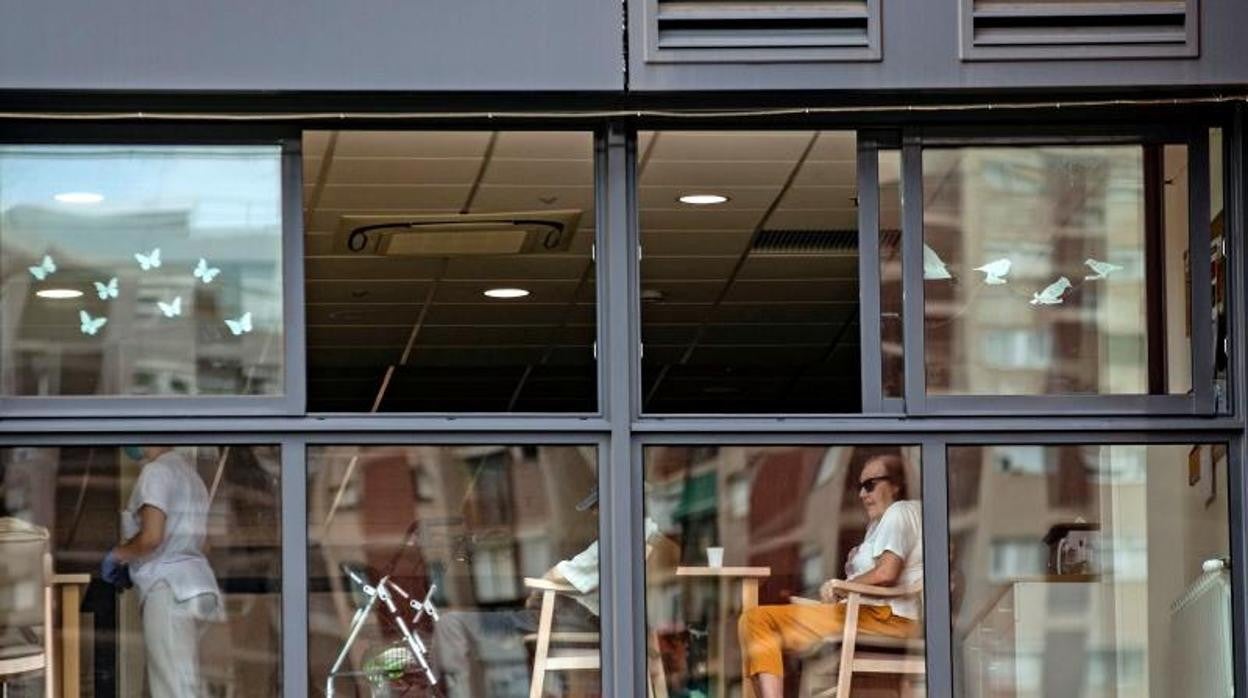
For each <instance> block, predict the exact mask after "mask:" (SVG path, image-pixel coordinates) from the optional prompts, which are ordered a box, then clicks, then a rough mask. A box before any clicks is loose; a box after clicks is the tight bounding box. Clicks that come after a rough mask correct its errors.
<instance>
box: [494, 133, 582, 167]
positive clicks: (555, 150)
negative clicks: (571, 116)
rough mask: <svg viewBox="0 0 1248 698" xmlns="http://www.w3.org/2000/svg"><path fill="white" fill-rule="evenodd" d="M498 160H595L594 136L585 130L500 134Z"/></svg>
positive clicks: (495, 145) (496, 156) (497, 151)
mask: <svg viewBox="0 0 1248 698" xmlns="http://www.w3.org/2000/svg"><path fill="white" fill-rule="evenodd" d="M494 157H495V158H518V159H523V160H532V159H543V158H556V159H561V160H593V157H594V135H593V134H592V133H589V132H585V131H579V132H578V131H500V132H499V134H498V141H497V142H496V143H495V144H494Z"/></svg>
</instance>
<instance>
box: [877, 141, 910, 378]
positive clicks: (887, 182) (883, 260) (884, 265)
mask: <svg viewBox="0 0 1248 698" xmlns="http://www.w3.org/2000/svg"><path fill="white" fill-rule="evenodd" d="M879 163H880V164H879V168H880V351H881V352H882V354H883V355H882V357H881V358H882V365H883V371H884V376H883V385H884V397H898V398H899V397H903V396H904V395H905V373H906V371H905V365H904V360H905V356H904V353H903V351H902V345H903V342H902V321H901V312H902V309H901V306H902V295H901V288H902V277H901V151H900V150H881V151H880V153H879Z"/></svg>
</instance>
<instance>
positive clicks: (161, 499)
mask: <svg viewBox="0 0 1248 698" xmlns="http://www.w3.org/2000/svg"><path fill="white" fill-rule="evenodd" d="M143 505H148V506H153V507H156V508H157V509H160V510H161V511H163V512H164V513H165V539H164V540H163V541H161V542H160V545H159V546H157V548H156V549H155V550H154V551H152V552H151V553H150V554H149V555H147V556H146V557H144V558H142V559H140V560H135V561H134V562H132V563H130V578H131V579H132V580H133V581H134V585H135V586H136V587H138V590H139V599H140V601H142V600H143V599H145V598H146V597H147V593H148V591H150V590H151V588H152V587H153V586H155V585H156V583H157V582H160V581H164V582H165V583H166V584H168V585H169V588H170V589H172V590H173V595H174V598H175V599H177V600H178V601H186V600H187V599H190V598H193V597H195V596H199V595H200V594H213V595H214V596H215V595H219V594H220V591H219V590H218V589H217V580H216V577H215V576H213V573H212V567H210V566H209V565H208V559H207V558H205V557H204V553H203V545H204V537H205V536H206V534H207V528H208V488H207V487H205V486H204V481H203V480H202V479H200V477H199V473H197V472H195V469H194V468H193V467H191V464H190V463H189V462H188V461H187V460H186V457H185V456H183V455H182V454H180V453H178V452H177V451H168V452H166V453H162V454H161V455H159V456H157V457H156V459H155V460H153V461H152V462H150V463H148V464H147V465H145V466H143V471H142V472H141V473H139V479H138V482H136V483H135V484H134V491H133V492H131V493H130V502H129V504H127V506H126V510H125V511H123V512H122V513H121V532H122V535H123V536H124V537H125V538H126V539H127V540H129V539H130V538H132V537H134V536H135V535H136V534H137V533H138V532H139V528H140V526H139V508H140V507H142V506H143Z"/></svg>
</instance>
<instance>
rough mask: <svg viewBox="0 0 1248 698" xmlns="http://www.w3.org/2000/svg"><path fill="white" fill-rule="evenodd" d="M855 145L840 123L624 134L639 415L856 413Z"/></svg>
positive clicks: (858, 387)
mask: <svg viewBox="0 0 1248 698" xmlns="http://www.w3.org/2000/svg"><path fill="white" fill-rule="evenodd" d="M856 148H857V141H856V136H855V134H854V132H852V131H714V132H709V131H655V132H642V133H640V134H638V151H639V156H638V163H637V177H638V187H639V188H638V205H639V209H640V210H639V216H640V219H639V223H640V227H641V238H642V247H643V256H642V259H641V284H642V289H641V323H642V324H641V335H642V342H643V343H644V345H645V346H644V349H645V351H644V352H643V354H642V391H643V405H642V409H643V410H645V411H646V412H649V413H685V414H688V413H721V414H722V413H737V414H740V413H782V412H789V413H819V412H857V411H859V410H860V409H861V396H860V393H861V376H860V372H859V365H860V361H859V346H858V339H859V330H858V210H857V179H856V177H857V161H856V157H857V155H856ZM687 194H717V195H720V196H722V197H725V198H726V201H724V202H722V203H719V204H704V205H695V204H690V203H687V202H685V201H682V197H684V196H685V195H687Z"/></svg>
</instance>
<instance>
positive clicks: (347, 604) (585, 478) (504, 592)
mask: <svg viewBox="0 0 1248 698" xmlns="http://www.w3.org/2000/svg"><path fill="white" fill-rule="evenodd" d="M308 462H309V475H308V476H309V486H308V538H309V545H310V549H309V555H308V562H309V575H310V580H309V583H310V585H311V591H310V603H309V628H310V633H311V637H310V638H309V672H310V681H311V686H312V690H313V695H328V694H330V693H331V692H332V694H333V695H337V696H343V695H374V696H378V695H392V694H393V695H445V696H450V697H451V698H457V697H460V696H471V697H474V698H475V697H477V696H491V697H493V696H499V697H505V696H528V695H530V693H529V691H530V688H531V687H532V686H533V684H534V683H535V682H540V684H541V686H542V689H543V690H545V691H546V694H547V695H550V694H553V695H560V696H596V695H599V694H600V692H601V689H600V687H599V686H600V681H599V676H598V672H597V667H598V661H599V660H598V654H599V653H598V646H599V640H598V613H599V604H598V544H597V537H598V536H597V533H598V517H597V514H596V511H597V467H596V454H595V449H594V447H592V446H502V445H498V446H494V445H478V446H368V447H356V446H318V447H314V448H312V449H310V450H309V452H308ZM379 586H380V587H381V588H385V589H388V590H389V593H390V594H391V596H392V597H394V598H400V597H402V598H403V600H402V601H401V606H400V612H398V613H395V612H392V611H391V610H390V609H388V608H387V607H386V605H385V604H384V602H381V603H379V602H377V601H374V598H375V596H376V595H375V594H374V593H373V592H372V591H370V590H375V589H377V588H378V587H379ZM404 594H406V595H407V596H405V597H404V596H403V595H404ZM408 599H412V600H415V601H417V602H418V606H419V608H416V609H415V611H413V608H410V607H409V606H408ZM370 602H371V605H370ZM543 608H548V609H549V613H550V616H551V618H552V624H551V626H549V627H543V626H542V625H541V622H540V621H541V618H542V614H543ZM353 629H354V630H356V632H355V634H354V635H353V633H352V630H353ZM405 629H406V630H405ZM408 633H410V634H411V636H412V637H413V638H415V639H409V638H408V636H407V635H408ZM569 656H571V657H576V658H577V659H575V660H574V661H573V663H574V664H576V665H577V666H578V667H579V669H571V668H568V667H566V666H565V667H564V668H562V669H556V668H551V669H550V670H548V671H544V672H539V673H537V674H535V673H534V672H533V667H534V666H535V662H538V660H539V657H546V658H553V657H565V658H566V657H569ZM547 664H548V662H547V661H546V660H545V659H542V660H541V661H540V662H539V663H538V664H536V665H542V666H544V665H547ZM552 666H553V665H552ZM405 692H408V693H405Z"/></svg>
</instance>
